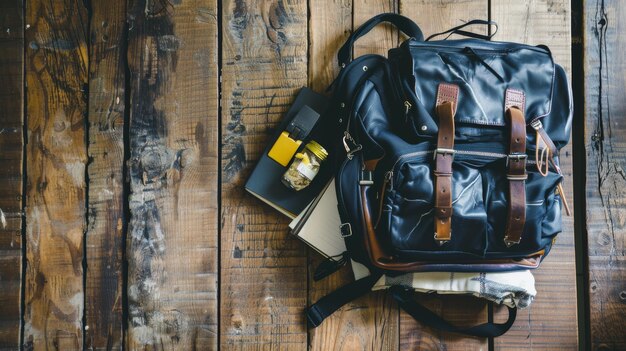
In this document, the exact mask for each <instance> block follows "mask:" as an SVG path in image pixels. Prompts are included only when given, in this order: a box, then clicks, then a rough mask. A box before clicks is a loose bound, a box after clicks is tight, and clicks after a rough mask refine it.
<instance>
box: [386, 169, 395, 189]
mask: <svg viewBox="0 0 626 351" xmlns="http://www.w3.org/2000/svg"><path fill="white" fill-rule="evenodd" d="M385 184H388V185H389V190H393V171H388V172H387V173H385Z"/></svg>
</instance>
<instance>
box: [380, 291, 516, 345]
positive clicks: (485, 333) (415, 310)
mask: <svg viewBox="0 0 626 351" xmlns="http://www.w3.org/2000/svg"><path fill="white" fill-rule="evenodd" d="M389 291H390V293H391V296H393V298H394V300H396V302H397V303H398V305H399V306H400V307H401V308H402V309H403V310H405V311H406V312H407V313H408V314H409V315H410V316H411V317H413V318H414V319H415V320H416V321H419V322H422V323H423V324H425V325H427V326H429V327H433V328H435V329H439V330H443V331H448V332H452V333H460V334H465V335H472V336H479V337H496V336H500V335H502V334H504V333H506V332H507V331H508V330H509V329H510V328H511V326H512V325H513V322H515V317H516V316H517V309H516V308H511V307H508V306H507V308H508V309H509V318H508V319H507V321H506V322H504V323H502V324H500V323H493V322H488V323H483V324H479V325H475V326H473V327H467V328H462V327H457V326H455V325H452V324H450V323H449V322H448V321H446V320H444V319H443V318H441V317H439V316H438V315H436V314H435V313H434V312H432V311H431V310H429V309H427V308H426V307H424V306H422V305H420V304H419V303H417V302H416V301H415V300H414V299H413V298H412V292H413V291H412V290H409V289H407V288H405V287H402V286H397V285H396V286H392V287H391V288H389Z"/></svg>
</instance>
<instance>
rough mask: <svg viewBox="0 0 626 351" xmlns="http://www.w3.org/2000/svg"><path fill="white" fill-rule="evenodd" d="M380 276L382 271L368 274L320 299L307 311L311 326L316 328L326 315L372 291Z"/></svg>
mask: <svg viewBox="0 0 626 351" xmlns="http://www.w3.org/2000/svg"><path fill="white" fill-rule="evenodd" d="M380 277H381V274H380V273H374V274H372V275H368V276H367V277H365V278H361V279H359V280H355V281H353V282H352V283H349V284H346V285H344V286H342V287H341V288H339V289H337V290H335V291H333V292H332V293H330V294H328V295H326V296H324V297H322V298H321V299H319V300H318V301H317V302H316V303H314V304H313V305H311V306H310V307H309V308H308V309H307V311H306V318H307V321H308V323H309V327H311V328H316V327H317V326H319V325H320V324H322V321H324V319H326V317H328V316H330V315H331V314H333V313H334V312H335V311H337V310H338V309H340V308H341V307H342V306H343V305H345V304H347V303H348V302H350V301H352V300H355V299H357V298H358V297H361V296H363V295H365V294H366V293H368V292H370V291H371V290H372V287H373V286H374V284H376V282H377V281H378V279H379V278H380Z"/></svg>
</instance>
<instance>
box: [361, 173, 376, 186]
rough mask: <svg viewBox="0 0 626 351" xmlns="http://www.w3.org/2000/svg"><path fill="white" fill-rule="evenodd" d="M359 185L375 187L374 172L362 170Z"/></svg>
mask: <svg viewBox="0 0 626 351" xmlns="http://www.w3.org/2000/svg"><path fill="white" fill-rule="evenodd" d="M359 185H374V178H373V175H372V171H367V170H364V169H363V170H361V174H360V179H359Z"/></svg>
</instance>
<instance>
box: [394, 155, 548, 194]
mask: <svg viewBox="0 0 626 351" xmlns="http://www.w3.org/2000/svg"><path fill="white" fill-rule="evenodd" d="M434 153H435V150H424V151H415V152H410V153H407V154H403V155H400V156H399V157H398V158H397V159H396V161H395V162H394V163H393V165H392V166H391V168H390V169H389V171H387V172H386V173H385V180H387V177H391V178H390V179H389V183H390V185H391V188H390V189H393V184H394V180H396V179H395V177H394V175H395V176H397V174H395V171H396V170H398V169H399V168H401V167H402V165H404V164H405V163H406V162H408V161H409V160H407V159H412V158H417V157H421V156H426V155H429V154H434ZM454 153H455V154H457V155H464V156H478V157H485V158H491V159H494V160H495V159H499V158H506V157H508V156H509V155H508V154H504V153H499V152H487V151H471V150H454ZM526 163H527V164H536V163H537V162H536V161H534V160H529V159H527V160H526Z"/></svg>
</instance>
